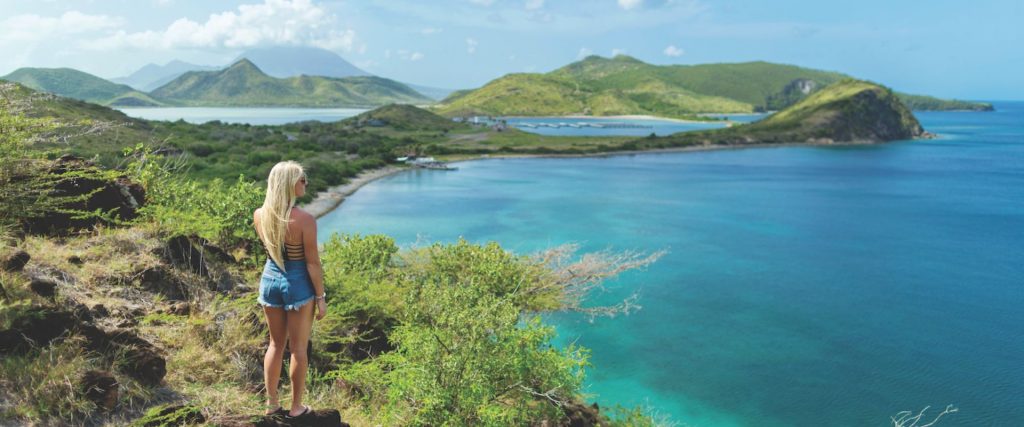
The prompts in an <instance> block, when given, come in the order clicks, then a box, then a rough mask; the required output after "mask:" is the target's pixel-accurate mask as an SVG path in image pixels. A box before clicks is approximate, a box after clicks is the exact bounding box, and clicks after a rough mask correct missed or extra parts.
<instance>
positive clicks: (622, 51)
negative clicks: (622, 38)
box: [612, 48, 626, 57]
mask: <svg viewBox="0 0 1024 427" xmlns="http://www.w3.org/2000/svg"><path fill="white" fill-rule="evenodd" d="M625 54H626V49H619V48H614V49H612V57H615V56H618V55H625Z"/></svg>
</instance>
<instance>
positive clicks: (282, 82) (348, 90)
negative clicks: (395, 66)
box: [152, 59, 431, 107]
mask: <svg viewBox="0 0 1024 427" xmlns="http://www.w3.org/2000/svg"><path fill="white" fill-rule="evenodd" d="M152 95H154V96H156V97H158V98H166V99H170V100H174V101H177V102H180V103H182V104H185V105H194V106H231V107H242V106H248V107H259V106H288V107H349V106H377V105H384V104H388V103H429V102H431V100H430V99H429V98H427V97H425V96H423V95H421V94H419V93H417V92H416V91H414V90H412V89H410V88H409V87H408V86H405V85H403V84H401V83H398V82H396V81H394V80H388V79H385V78H380V77H373V76H357V77H345V78H330V77H317V76H298V77H290V78H285V79H278V78H274V77H271V76H268V75H267V74H265V73H263V72H262V71H260V69H259V68H257V67H256V66H255V65H254V64H253V63H252V62H249V61H248V60H245V59H243V60H240V61H238V62H236V63H235V64H233V65H232V66H230V67H228V68H226V69H224V70H220V71H191V72H188V73H185V74H183V75H181V76H180V77H178V78H177V79H174V80H173V81H171V82H170V83H167V84H166V85H164V86H161V87H159V88H157V89H156V90H154V91H153V92H152Z"/></svg>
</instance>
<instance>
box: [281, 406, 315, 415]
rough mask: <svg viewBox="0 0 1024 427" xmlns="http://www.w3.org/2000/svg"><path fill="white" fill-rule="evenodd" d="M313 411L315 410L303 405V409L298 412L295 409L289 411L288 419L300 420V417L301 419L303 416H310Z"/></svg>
mask: <svg viewBox="0 0 1024 427" xmlns="http://www.w3.org/2000/svg"><path fill="white" fill-rule="evenodd" d="M312 411H313V408H310V407H309V406H306V405H302V407H301V408H299V410H298V411H296V410H294V409H292V410H291V411H289V412H288V415H287V417H288V418H298V417H301V416H303V415H306V414H309V413H310V412H312Z"/></svg>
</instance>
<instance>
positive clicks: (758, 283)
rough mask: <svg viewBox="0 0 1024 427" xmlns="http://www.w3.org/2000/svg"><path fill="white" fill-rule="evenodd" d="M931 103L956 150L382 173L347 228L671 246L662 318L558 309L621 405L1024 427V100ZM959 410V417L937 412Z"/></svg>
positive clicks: (789, 420)
mask: <svg viewBox="0 0 1024 427" xmlns="http://www.w3.org/2000/svg"><path fill="white" fill-rule="evenodd" d="M996 108H997V110H998V111H997V112H994V113H957V112H929V113H917V115H918V117H919V118H920V119H921V121H922V123H923V124H924V126H925V128H926V129H927V130H929V131H931V132H936V133H939V134H940V135H941V138H939V139H936V140H919V141H907V142H896V143H890V144H882V145H867V146H849V147H782V148H758V149H746V150H722V151H707V152H690V153H662V154H639V155H628V156H615V157H607V158H572V159H540V158H537V159H491V160H484V161H471V162H464V163H460V164H459V170H458V171H447V172H445V171H422V170H421V171H411V172H406V173H401V174H398V175H394V176H391V177H388V178H384V179H381V180H379V181H376V182H373V183H371V184H369V185H367V186H366V187H363V188H362V189H361V190H359V192H357V193H356V194H354V195H352V196H351V197H349V199H348V200H346V201H345V203H344V204H342V205H341V207H340V208H339V209H337V210H336V211H334V212H331V213H330V214H328V215H327V216H325V217H323V218H321V220H320V238H321V240H323V239H324V238H326V236H327V235H328V234H329V233H332V232H337V231H342V232H356V233H364V234H365V233H386V234H389V235H391V236H393V237H394V238H395V239H396V240H397V241H398V242H399V243H400V244H402V245H411V244H415V243H416V242H420V243H421V244H425V243H428V242H433V241H446V242H451V241H454V240H456V239H457V238H459V237H460V236H463V237H465V238H467V239H469V240H470V241H474V242H486V241H491V240H493V241H497V242H500V243H501V244H502V245H503V246H504V247H505V248H507V249H510V250H513V251H515V252H518V253H529V252H532V251H537V250H541V249H543V248H547V247H550V246H554V245H560V244H564V243H568V242H578V243H580V244H581V245H582V247H581V249H582V251H583V252H588V251H598V250H602V249H606V248H613V249H616V250H630V249H636V250H648V251H651V250H658V249H668V250H669V251H670V252H669V254H668V255H666V256H665V257H664V258H662V259H661V260H660V261H659V262H658V263H656V264H654V265H652V266H651V267H649V268H648V269H647V270H645V271H636V272H629V273H627V274H626V275H624V276H622V277H621V278H619V279H617V280H614V281H612V282H610V283H609V291H608V292H607V293H605V294H601V295H598V296H597V297H596V298H595V300H594V303H602V302H606V303H607V302H614V301H617V300H619V299H621V298H623V297H625V296H627V295H629V294H630V293H631V292H632V291H633V290H638V291H639V292H640V294H641V300H640V304H641V305H642V306H643V309H642V310H640V311H639V312H637V313H634V314H631V315H629V316H625V317H617V318H612V319H597V320H596V321H594V322H593V323H591V322H588V321H587V319H586V318H583V317H581V316H579V315H575V314H572V313H559V314H555V315H549V316H547V320H548V321H550V322H552V323H554V324H555V325H557V328H558V330H559V336H560V339H561V340H563V342H568V341H573V340H575V341H577V342H578V343H579V344H581V345H583V346H586V347H589V348H591V349H592V350H593V354H592V359H591V360H592V362H593V365H594V366H593V367H592V368H591V369H590V370H589V371H588V381H587V383H588V391H589V392H590V393H592V394H593V399H592V400H593V401H596V402H599V403H600V404H601V405H602V407H606V406H608V405H612V404H616V403H619V404H623V405H627V406H633V405H648V406H650V407H652V408H655V409H656V410H658V411H659V412H660V413H662V414H666V415H669V416H670V417H671V419H672V420H675V421H678V422H681V423H685V425H694V426H818V425H830V426H864V425H889V424H890V422H889V416H891V415H894V414H895V413H896V412H898V411H901V410H919V409H921V408H923V407H925V406H928V405H931V406H932V408H933V409H932V411H933V412H935V411H938V410H941V408H942V407H944V406H945V405H946V404H950V403H952V404H955V405H956V406H957V407H959V408H960V412H958V413H956V414H953V415H949V416H947V417H946V418H944V419H943V420H942V422H941V423H940V425H941V426H943V427H952V426H977V425H1024V310H1021V307H1022V306H1024V261H1022V254H1024V102H1012V103H1010V102H1006V103H997V105H996ZM936 408H939V409H936Z"/></svg>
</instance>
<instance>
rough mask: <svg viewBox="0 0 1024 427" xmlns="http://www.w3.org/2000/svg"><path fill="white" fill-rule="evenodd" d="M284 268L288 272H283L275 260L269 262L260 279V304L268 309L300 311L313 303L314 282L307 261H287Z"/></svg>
mask: <svg viewBox="0 0 1024 427" xmlns="http://www.w3.org/2000/svg"><path fill="white" fill-rule="evenodd" d="M284 268H285V269H286V270H287V271H281V268H280V267H278V266H277V263H275V262H274V260H271V259H268V260H267V265H266V266H265V267H263V278H262V279H260V296H259V302H260V304H261V305H264V306H266V307H275V308H284V309H285V310H298V309H299V307H302V306H304V305H306V304H307V303H309V302H310V301H313V296H314V295H313V282H312V281H311V280H310V279H309V270H307V269H306V261H285V262H284Z"/></svg>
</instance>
